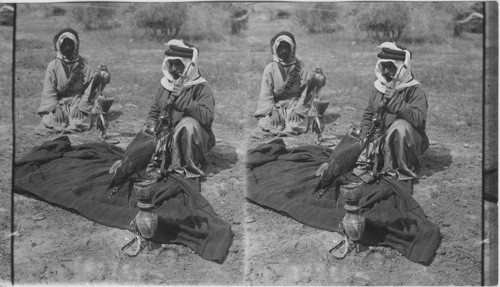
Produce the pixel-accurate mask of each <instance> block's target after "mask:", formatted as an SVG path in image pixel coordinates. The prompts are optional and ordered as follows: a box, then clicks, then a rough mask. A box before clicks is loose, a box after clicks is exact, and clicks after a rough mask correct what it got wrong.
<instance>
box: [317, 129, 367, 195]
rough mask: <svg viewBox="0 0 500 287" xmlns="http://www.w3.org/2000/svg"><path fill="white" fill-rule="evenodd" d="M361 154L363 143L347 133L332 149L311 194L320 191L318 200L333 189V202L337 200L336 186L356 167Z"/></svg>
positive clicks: (350, 133)
mask: <svg viewBox="0 0 500 287" xmlns="http://www.w3.org/2000/svg"><path fill="white" fill-rule="evenodd" d="M362 152H363V141H362V140H361V139H360V138H359V137H358V136H356V135H353V134H352V132H351V131H349V132H348V133H347V134H346V135H345V136H344V137H343V138H342V140H341V141H340V142H339V143H338V144H337V145H336V146H335V148H334V149H333V153H332V155H331V157H330V160H329V161H328V164H327V166H326V168H325V169H324V170H323V174H322V175H321V179H320V181H319V183H318V185H316V188H315V189H314V192H313V194H314V193H315V192H317V191H320V193H319V195H318V198H319V197H321V196H323V195H324V194H325V192H326V191H327V190H328V189H329V188H330V187H333V188H334V190H335V200H337V199H338V191H337V189H336V186H337V184H339V183H341V182H342V180H343V179H345V178H346V176H348V175H349V173H350V172H352V170H353V169H354V168H355V167H356V162H357V160H358V157H359V156H360V155H361V153H362Z"/></svg>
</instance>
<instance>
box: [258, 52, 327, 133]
mask: <svg viewBox="0 0 500 287" xmlns="http://www.w3.org/2000/svg"><path fill="white" fill-rule="evenodd" d="M294 65H299V66H300V73H299V76H300V81H295V82H293V83H292V85H291V86H290V90H289V92H288V93H286V94H281V95H279V94H278V92H279V91H280V90H282V89H283V86H284V85H285V83H286V81H287V79H288V77H289V75H290V72H291V70H292V69H293V68H294ZM294 65H282V64H280V63H278V62H272V63H270V64H268V65H267V66H266V67H265V69H264V73H263V75H262V82H261V88H260V94H259V102H258V106H257V110H256V111H255V113H254V117H256V118H258V119H259V127H260V128H261V129H262V130H263V131H266V132H270V133H272V134H281V133H286V134H300V133H304V132H306V131H307V128H308V123H309V117H308V113H309V111H310V110H311V103H312V100H313V99H314V98H315V97H316V96H317V93H318V92H319V89H316V88H315V86H316V85H315V84H316V81H315V78H314V77H313V75H314V74H313V73H310V72H308V70H306V68H305V67H304V64H303V63H302V62H301V61H297V62H296V63H295V64H294ZM274 108H275V109H277V110H278V112H279V113H280V115H281V117H282V119H283V120H284V121H285V125H284V126H280V127H273V126H272V125H271V124H270V122H269V117H270V115H271V112H272V110H273V109H274ZM291 111H294V112H295V113H297V114H298V115H300V116H301V119H300V120H299V121H290V120H288V115H289V113H290V112H291Z"/></svg>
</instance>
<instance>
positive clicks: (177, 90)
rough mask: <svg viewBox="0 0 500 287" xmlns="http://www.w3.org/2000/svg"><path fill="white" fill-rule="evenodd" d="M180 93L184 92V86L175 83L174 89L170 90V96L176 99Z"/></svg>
mask: <svg viewBox="0 0 500 287" xmlns="http://www.w3.org/2000/svg"><path fill="white" fill-rule="evenodd" d="M182 93H184V86H183V85H182V84H179V83H175V85H174V89H173V90H172V96H173V97H174V98H176V99H177V98H178V97H179V96H181V95H182Z"/></svg>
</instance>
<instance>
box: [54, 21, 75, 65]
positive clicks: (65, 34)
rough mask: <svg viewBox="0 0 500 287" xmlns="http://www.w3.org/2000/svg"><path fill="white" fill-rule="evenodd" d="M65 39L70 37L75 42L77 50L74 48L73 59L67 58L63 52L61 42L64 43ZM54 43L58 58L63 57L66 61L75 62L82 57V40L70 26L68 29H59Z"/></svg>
mask: <svg viewBox="0 0 500 287" xmlns="http://www.w3.org/2000/svg"><path fill="white" fill-rule="evenodd" d="M65 39H70V40H71V41H73V43H74V44H75V50H74V53H73V56H72V57H71V59H68V58H66V57H65V56H64V55H63V54H62V53H61V44H62V43H63V41H64V40H65ZM53 43H54V50H55V51H56V58H57V59H61V60H63V61H64V62H66V63H73V62H76V61H78V60H79V59H80V55H79V49H80V40H79V38H78V33H76V31H75V30H73V29H70V28H66V29H63V30H61V31H59V33H57V34H56V35H55V36H54V40H53Z"/></svg>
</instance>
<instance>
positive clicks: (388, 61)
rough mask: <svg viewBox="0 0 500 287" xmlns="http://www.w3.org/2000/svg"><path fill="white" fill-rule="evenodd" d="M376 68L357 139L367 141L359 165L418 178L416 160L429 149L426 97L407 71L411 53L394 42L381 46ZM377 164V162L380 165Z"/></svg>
mask: <svg viewBox="0 0 500 287" xmlns="http://www.w3.org/2000/svg"><path fill="white" fill-rule="evenodd" d="M378 47H379V48H381V49H382V52H380V53H379V54H378V55H377V56H378V58H379V60H378V62H377V64H376V66H375V75H376V76H377V80H376V81H375V84H374V85H375V89H373V92H372V94H371V96H370V99H369V101H368V106H367V107H366V108H365V112H364V114H363V118H362V120H361V129H360V136H361V137H362V138H366V139H367V140H368V141H369V142H370V145H369V149H368V150H369V152H368V157H367V156H366V153H365V152H363V154H362V155H361V157H360V158H359V162H360V163H362V164H366V163H367V162H368V165H367V167H369V168H373V166H372V164H373V165H374V168H375V170H374V171H375V172H376V173H377V172H379V171H380V172H381V173H387V174H390V175H394V176H397V179H398V180H408V179H413V178H417V177H418V176H417V175H416V173H415V172H416V171H417V170H418V169H419V167H420V162H419V160H418V157H419V156H420V155H422V153H423V152H424V151H425V150H426V149H427V148H428V147H429V140H428V138H427V135H426V133H425V123H426V119H427V98H426V95H425V92H424V90H423V89H422V88H421V87H420V83H419V82H417V81H416V80H415V79H414V78H413V73H412V71H411V68H410V59H411V53H410V52H409V51H408V50H406V49H405V48H404V47H401V46H398V45H395V44H394V43H389V42H386V43H383V44H382V45H380V46H378ZM379 161H380V162H379Z"/></svg>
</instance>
